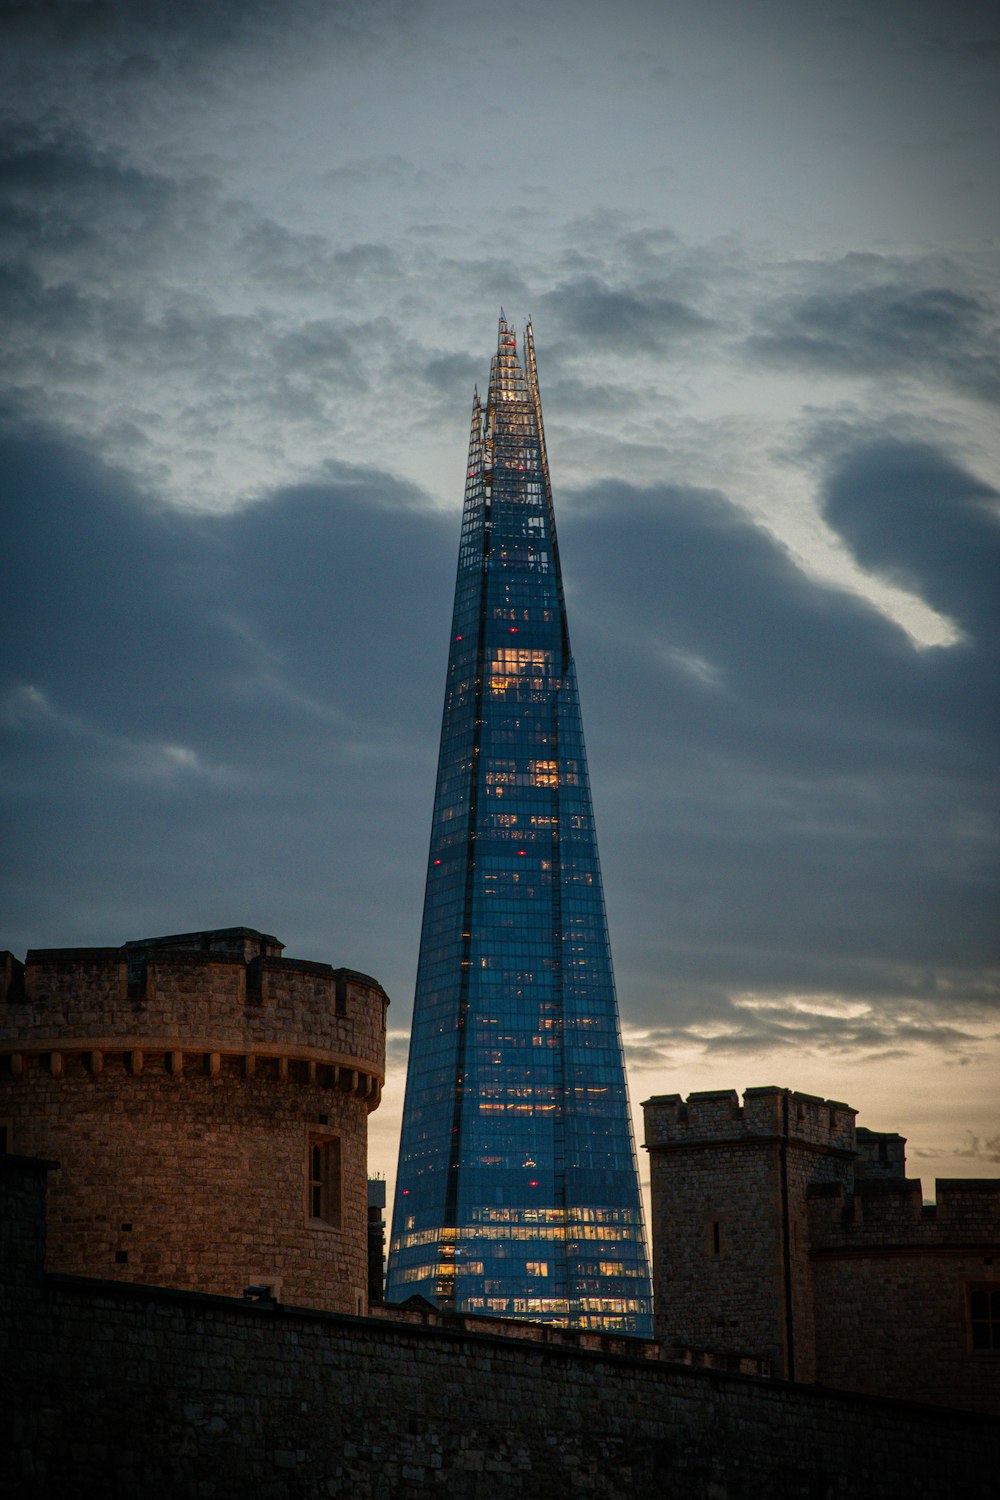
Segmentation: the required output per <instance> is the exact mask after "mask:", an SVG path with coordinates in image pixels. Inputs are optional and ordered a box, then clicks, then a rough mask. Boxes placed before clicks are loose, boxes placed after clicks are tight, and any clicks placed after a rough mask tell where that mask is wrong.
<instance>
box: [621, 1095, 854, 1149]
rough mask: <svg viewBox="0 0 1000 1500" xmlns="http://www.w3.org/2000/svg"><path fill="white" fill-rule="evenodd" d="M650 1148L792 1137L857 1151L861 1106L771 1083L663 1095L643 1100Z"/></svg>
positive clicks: (808, 1144)
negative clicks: (683, 1095)
mask: <svg viewBox="0 0 1000 1500" xmlns="http://www.w3.org/2000/svg"><path fill="white" fill-rule="evenodd" d="M642 1108H643V1112H644V1116H645V1122H646V1140H645V1144H646V1147H647V1149H648V1150H651V1151H658V1150H659V1151H662V1150H670V1149H680V1148H683V1147H696V1146H703V1145H717V1144H721V1143H726V1144H731V1145H739V1144H743V1143H753V1142H759V1141H763V1140H788V1141H792V1142H795V1143H797V1144H801V1145H807V1146H810V1147H821V1148H823V1149H824V1150H835V1151H844V1152H851V1153H853V1152H854V1151H855V1149H856V1146H855V1127H854V1121H855V1118H856V1116H857V1110H854V1109H851V1108H850V1106H849V1105H847V1104H842V1103H840V1102H839V1101H838V1100H835V1099H820V1098H818V1097H817V1096H816V1095H814V1094H801V1093H796V1092H794V1091H793V1090H791V1089H781V1088H775V1087H774V1086H773V1085H767V1086H764V1087H761V1088H753V1089H746V1090H745V1091H744V1094H743V1103H742V1105H741V1104H740V1098H739V1094H738V1093H737V1092H736V1090H735V1089H713V1090H709V1091H706V1092H703V1093H694V1094H689V1095H688V1097H687V1099H682V1098H681V1096H680V1094H660V1095H657V1096H656V1097H654V1098H652V1099H647V1100H646V1101H645V1102H644V1103H643V1106H642Z"/></svg>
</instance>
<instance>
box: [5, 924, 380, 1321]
mask: <svg viewBox="0 0 1000 1500" xmlns="http://www.w3.org/2000/svg"><path fill="white" fill-rule="evenodd" d="M387 1004H388V1001H387V998H386V996H385V994H384V992H383V990H382V988H381V986H380V985H379V984H378V983H377V981H375V980H374V979H371V978H369V977H368V976H366V975H364V974H359V973H356V972H354V971H353V970H351V969H343V968H340V969H334V968H331V967H330V965H328V964H320V963H311V962H304V961H299V960H294V959H287V958H284V957H283V949H282V944H281V943H279V942H278V941H277V939H276V938H273V937H270V936H268V935H266V934H264V933H260V932H257V931H254V930H252V929H250V928H242V927H241V928H229V929H225V930H218V931H211V932H201V933H185V934H180V935H176V936H171V937H165V938H155V939H149V940H145V941H140V942H131V943H126V944H125V945H124V946H123V947H121V948H75V949H34V950H30V951H29V952H28V954H27V957H26V960H25V962H24V964H23V965H22V964H20V963H19V962H18V961H17V959H15V958H14V957H13V955H12V954H9V953H6V954H2V955H0V1130H2V1133H3V1139H2V1142H0V1144H2V1145H3V1146H5V1148H6V1150H7V1151H10V1152H16V1153H19V1154H24V1155H28V1156H34V1157H40V1158H48V1159H50V1160H52V1161H55V1162H58V1164H59V1166H58V1170H55V1171H53V1173H52V1181H51V1185H50V1193H49V1230H48V1234H49V1239H48V1247H49V1248H48V1269H49V1270H51V1271H53V1272H62V1273H70V1274H75V1275H81V1276H89V1277H100V1278H102V1279H114V1280H121V1281H134V1282H146V1283H154V1284H157V1285H160V1286H165V1287H179V1288H186V1289H188V1290H192V1291H203V1292H214V1293H222V1294H224V1295H227V1296H239V1295H241V1294H242V1292H243V1290H244V1289H245V1288H247V1287H249V1286H255V1287H257V1288H268V1289H269V1292H268V1293H267V1295H270V1296H272V1297H280V1298H282V1299H283V1300H286V1301H289V1302H295V1303H301V1304H306V1305H309V1306H311V1307H316V1308H325V1309H329V1310H331V1311H338V1312H344V1313H354V1314H357V1313H363V1312H364V1311H365V1310H366V1308H367V1302H368V1208H367V1150H368V1114H369V1112H370V1111H371V1110H373V1109H374V1108H376V1107H377V1105H378V1103H379V1099H380V1095H381V1088H382V1083H383V1080H384V1071H385V1022H386V1006H387Z"/></svg>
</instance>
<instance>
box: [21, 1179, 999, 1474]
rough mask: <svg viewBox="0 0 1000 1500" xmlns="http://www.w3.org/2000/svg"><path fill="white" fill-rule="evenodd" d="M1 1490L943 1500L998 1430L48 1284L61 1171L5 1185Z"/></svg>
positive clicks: (211, 1304) (964, 1420)
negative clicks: (54, 1194) (47, 1187)
mask: <svg viewBox="0 0 1000 1500" xmlns="http://www.w3.org/2000/svg"><path fill="white" fill-rule="evenodd" d="M0 1184H3V1185H4V1186H5V1188H6V1193H5V1198H6V1201H5V1202H4V1203H0V1238H2V1241H3V1244H2V1245H0V1250H2V1252H3V1256H4V1260H3V1288H2V1291H3V1296H2V1302H0V1308H2V1329H0V1336H2V1341H3V1342H2V1352H0V1369H2V1372H3V1374H2V1377H0V1378H2V1387H3V1388H2V1390H0V1429H2V1430H0V1493H3V1494H4V1495H5V1496H10V1497H16V1500H21V1497H28V1496H31V1497H52V1500H55V1497H59V1500H63V1497H68V1496H72V1497H73V1500H87V1497H91V1496H93V1497H98V1496H99V1497H101V1500H119V1497H122V1500H123V1497H133V1496H135V1497H138V1496H142V1497H144V1500H145V1497H156V1496H160V1495H170V1496H171V1497H187V1496H192V1497H199V1500H215V1497H220V1500H222V1497H225V1500H228V1497H234V1500H235V1497H237V1496H238V1497H241V1500H242V1497H244V1496H246V1497H252V1500H312V1497H319V1496H340V1495H345V1496H346V1495H350V1496H351V1497H352V1500H389V1497H396V1496H404V1495H405V1496H406V1497H407V1500H423V1497H430V1496H434V1497H435V1500H443V1497H448V1500H481V1497H489V1500H508V1497H512V1500H513V1497H524V1500H535V1497H537V1496H545V1497H547V1500H548V1497H551V1500H561V1497H571V1496H572V1497H583V1496H587V1497H609V1500H610V1497H615V1500H619V1497H622V1496H640V1495H641V1496H643V1497H646V1496H649V1497H650V1500H652V1497H656V1500H675V1497H676V1500H680V1497H682V1496H683V1497H684V1500H759V1497H760V1495H761V1494H762V1493H765V1492H766V1493H767V1495H768V1500H792V1497H795V1500H848V1497H851V1500H854V1497H856V1500H898V1497H899V1496H900V1495H906V1496H907V1497H908V1500H938V1497H940V1496H944V1495H947V1496H949V1497H961V1496H968V1497H973V1496H976V1497H978V1496H980V1495H982V1494H984V1493H987V1492H988V1491H986V1490H984V1489H983V1484H984V1476H985V1475H988V1474H993V1475H995V1474H996V1472H997V1465H998V1462H1000V1443H998V1437H997V1429H996V1425H995V1424H991V1423H990V1422H989V1421H988V1420H987V1419H985V1418H982V1417H977V1416H974V1415H971V1414H970V1415H966V1414H964V1413H961V1412H955V1411H944V1410H941V1409H939V1408H935V1407H917V1406H912V1405H908V1404H904V1403H895V1402H889V1401H882V1400H878V1399H873V1398H865V1397H854V1396H843V1395H834V1394H832V1393H829V1392H825V1393H824V1392H821V1391H817V1390H813V1389H809V1388H794V1387H790V1386H787V1385H782V1384H779V1383H772V1382H765V1381H758V1380H754V1379H752V1378H748V1377H742V1376H737V1375H727V1374H722V1373H720V1372H716V1371H709V1370H688V1369H685V1368H684V1367H679V1366H676V1365H668V1364H661V1363H654V1362H650V1361H648V1360H644V1359H640V1358H627V1357H619V1356H615V1355H610V1354H606V1353H595V1352H591V1351H586V1350H577V1349H574V1348H567V1347H560V1346H550V1345H546V1344H534V1343H531V1342H528V1341H526V1340H525V1339H523V1338H501V1337H495V1336H492V1335H484V1334H474V1333H469V1332H460V1331H455V1332H452V1331H450V1330H447V1329H443V1328H440V1327H423V1326H415V1325H408V1324H404V1323H399V1324H396V1323H386V1322H381V1321H378V1320H375V1319H371V1320H369V1319H364V1318H350V1317H345V1316H341V1315H337V1314H333V1313H316V1312H305V1311H300V1310H293V1309H288V1308H283V1307H281V1308H266V1307H262V1306H259V1305H256V1304H244V1303H240V1302H234V1301H231V1300H229V1299H225V1298H218V1297H209V1296H205V1295H201V1294H197V1293H188V1292H169V1291H162V1290H158V1289H153V1288H145V1287H138V1286H128V1285H124V1284H116V1283H109V1282H93V1281H84V1280H76V1279H72V1280H71V1279H68V1278H55V1277H49V1278H46V1277H45V1276H44V1274H43V1272H42V1269H41V1253H42V1244H41V1235H40V1233H39V1230H40V1225H41V1219H42V1214H43V1207H44V1173H43V1171H41V1170H40V1168H39V1165H38V1164H31V1163H25V1162H21V1163H18V1162H15V1161H12V1160H11V1159H10V1158H8V1159H7V1162H6V1164H5V1166H4V1169H3V1170H0Z"/></svg>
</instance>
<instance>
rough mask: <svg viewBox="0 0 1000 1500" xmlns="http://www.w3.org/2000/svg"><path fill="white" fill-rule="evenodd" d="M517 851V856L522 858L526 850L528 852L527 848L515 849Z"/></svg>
mask: <svg viewBox="0 0 1000 1500" xmlns="http://www.w3.org/2000/svg"><path fill="white" fill-rule="evenodd" d="M517 852H518V856H519V858H522V859H523V858H524V856H525V855H526V854H527V852H528V851H527V849H518V851H517Z"/></svg>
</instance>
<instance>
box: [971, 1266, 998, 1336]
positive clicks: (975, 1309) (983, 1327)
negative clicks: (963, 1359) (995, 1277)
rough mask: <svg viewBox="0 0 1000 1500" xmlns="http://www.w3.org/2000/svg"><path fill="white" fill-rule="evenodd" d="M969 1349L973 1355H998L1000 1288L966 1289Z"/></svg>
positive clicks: (990, 1286)
mask: <svg viewBox="0 0 1000 1500" xmlns="http://www.w3.org/2000/svg"><path fill="white" fill-rule="evenodd" d="M968 1297H969V1300H968V1313H969V1347H970V1348H971V1350H972V1352H973V1354H1000V1286H997V1285H996V1283H995V1282H994V1283H993V1284H992V1285H991V1284H986V1285H984V1286H970V1287H969V1288H968Z"/></svg>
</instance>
